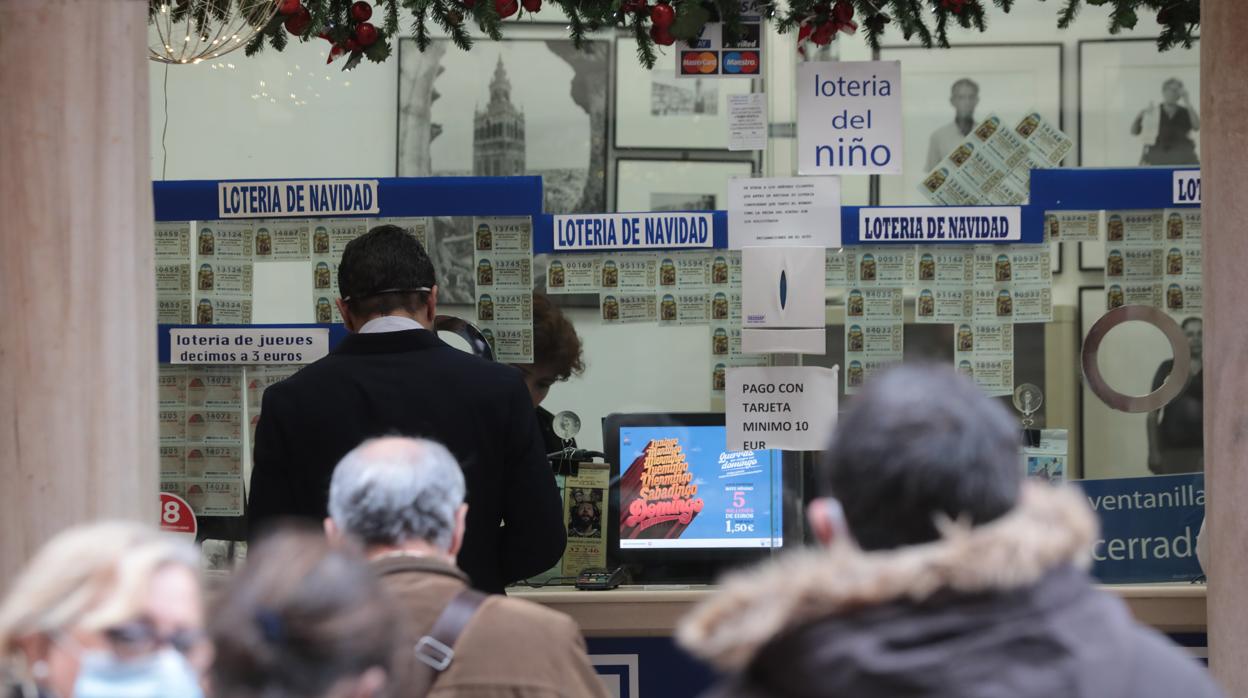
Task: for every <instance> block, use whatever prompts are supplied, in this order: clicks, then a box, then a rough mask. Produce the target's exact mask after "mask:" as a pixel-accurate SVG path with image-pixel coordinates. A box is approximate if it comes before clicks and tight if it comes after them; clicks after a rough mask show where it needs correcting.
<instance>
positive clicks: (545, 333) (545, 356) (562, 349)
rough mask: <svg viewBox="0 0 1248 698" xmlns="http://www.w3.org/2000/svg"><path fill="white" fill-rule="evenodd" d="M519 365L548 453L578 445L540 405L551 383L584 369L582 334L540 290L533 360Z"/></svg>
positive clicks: (535, 310) (535, 305) (535, 303)
mask: <svg viewBox="0 0 1248 698" xmlns="http://www.w3.org/2000/svg"><path fill="white" fill-rule="evenodd" d="M512 365H513V366H515V367H516V368H518V369H520V373H521V375H523V376H524V384H525V385H526V386H528V388H529V395H531V396H532V397H533V407H534V408H536V410H537V424H538V427H540V428H541V431H542V438H543V439H544V440H545V443H546V453H554V452H556V451H562V450H563V449H564V447H565V446H576V441H575V440H572V441H568V442H566V443H565V442H564V440H563V439H561V438H559V436H557V435H556V434H555V430H554V415H553V414H551V413H550V411H548V410H546V409H543V408H542V407H541V404H542V401H543V400H545V399H546V395H547V394H548V393H550V386H552V385H554V384H555V383H562V382H563V381H566V380H568V379H569V378H571V377H572V376H574V375H577V376H579V375H580V374H581V373H583V372H584V371H585V364H584V362H583V361H581V338H580V337H578V336H577V334H576V328H575V327H573V326H572V321H571V320H568V318H566V317H564V315H563V312H562V311H560V310H559V308H558V307H556V306H555V304H554V303H552V302H551V301H550V298H549V297H547V296H546V295H544V294H541V293H534V294H533V363H531V364H512Z"/></svg>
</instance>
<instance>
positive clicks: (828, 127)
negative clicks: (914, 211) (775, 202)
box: [797, 61, 902, 175]
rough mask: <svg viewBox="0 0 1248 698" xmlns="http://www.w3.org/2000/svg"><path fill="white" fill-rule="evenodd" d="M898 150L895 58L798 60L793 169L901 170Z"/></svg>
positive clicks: (826, 171)
mask: <svg viewBox="0 0 1248 698" xmlns="http://www.w3.org/2000/svg"><path fill="white" fill-rule="evenodd" d="M901 150H902V132H901V62H900V61H861V62H840V61H838V62H823V63H802V64H800V65H799V66H798V69H797V151H798V157H797V172H798V174H804V175H827V174H901V167H902V158H901V156H902V152H901Z"/></svg>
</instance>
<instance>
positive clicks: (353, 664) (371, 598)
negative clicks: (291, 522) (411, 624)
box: [210, 530, 398, 698]
mask: <svg viewBox="0 0 1248 698" xmlns="http://www.w3.org/2000/svg"><path fill="white" fill-rule="evenodd" d="M222 598H223V603H222V604H221V606H220V607H219V608H217V609H216V612H215V613H214V614H213V617H212V621H211V623H210V628H211V632H212V639H213V642H214V644H215V646H216V652H217V658H216V661H215V662H213V665H212V684H213V689H214V692H215V694H216V695H219V696H228V697H229V698H368V697H370V696H376V695H381V694H382V693H383V691H384V690H385V687H386V682H387V679H388V677H389V676H391V675H392V662H393V657H394V651H395V649H396V647H397V642H398V635H397V632H398V629H397V625H396V622H395V620H394V611H393V608H392V605H391V603H390V601H389V597H387V596H386V594H385V591H384V590H383V589H382V587H381V583H380V582H379V581H378V580H377V578H376V577H375V576H374V575H373V572H372V570H371V569H370V568H369V567H368V563H367V562H366V561H365V560H364V559H363V558H362V557H360V556H359V555H358V554H357V553H356V552H354V551H353V550H352V549H351V548H350V547H349V546H330V544H329V543H328V542H327V541H326V540H325V537H324V536H322V535H320V534H319V533H317V532H316V531H292V530H286V531H279V532H277V533H274V534H273V535H271V536H268V537H266V538H264V539H263V540H261V541H260V542H259V543H258V544H257V545H256V546H255V547H254V548H253V549H252V550H251V551H250V554H249V555H248V559H247V563H246V564H245V565H244V566H243V567H242V569H241V570H240V571H239V572H237V573H236V574H235V575H234V578H233V579H231V580H230V584H229V586H228V588H227V589H226V590H225V593H224V594H223V597H222Z"/></svg>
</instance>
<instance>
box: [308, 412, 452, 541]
mask: <svg viewBox="0 0 1248 698" xmlns="http://www.w3.org/2000/svg"><path fill="white" fill-rule="evenodd" d="M467 513H468V505H467V504H464V474H463V472H462V471H461V470H460V468H459V463H458V462H456V460H455V457H454V456H452V455H451V453H450V451H447V450H446V447H444V446H442V445H441V444H439V443H435V442H433V441H428V440H425V439H410V438H405V437H398V436H391V437H384V438H379V439H370V440H368V441H365V442H364V443H362V444H360V445H359V446H357V447H356V448H355V450H353V451H351V452H350V453H348V454H347V455H346V456H344V457H343V459H342V460H341V461H339V463H338V466H337V467H336V468H335V469H334V476H333V480H332V481H331V482H330V485H329V518H328V519H326V521H325V528H326V532H327V533H328V534H329V536H330V538H338V537H342V536H346V537H350V538H353V539H356V540H358V541H359V542H360V543H362V544H363V545H365V546H366V547H367V548H368V549H369V550H370V551H372V552H376V551H379V550H384V549H388V548H404V549H408V550H415V551H419V552H422V553H426V554H430V555H437V556H441V557H444V558H446V559H447V560H450V561H453V560H454V558H455V555H456V554H457V553H458V552H459V548H460V545H461V544H462V543H463V540H464V518H465V516H467Z"/></svg>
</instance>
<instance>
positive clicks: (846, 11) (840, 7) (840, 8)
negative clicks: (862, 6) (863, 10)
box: [832, 0, 854, 25]
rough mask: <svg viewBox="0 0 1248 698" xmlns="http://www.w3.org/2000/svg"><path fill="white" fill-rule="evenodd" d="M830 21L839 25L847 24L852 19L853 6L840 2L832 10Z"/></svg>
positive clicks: (843, 1)
mask: <svg viewBox="0 0 1248 698" xmlns="http://www.w3.org/2000/svg"><path fill="white" fill-rule="evenodd" d="M832 19H834V20H836V23H837V24H840V25H847V24H849V23H850V22H852V21H853V19H854V6H853V5H852V4H850V3H848V2H846V1H845V0H840V1H839V2H837V3H836V5H835V6H834V7H833V8H832Z"/></svg>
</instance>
